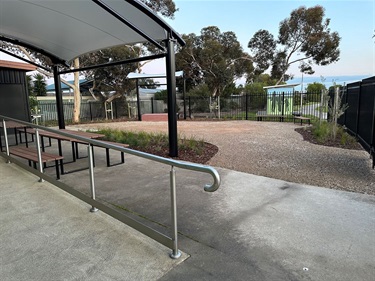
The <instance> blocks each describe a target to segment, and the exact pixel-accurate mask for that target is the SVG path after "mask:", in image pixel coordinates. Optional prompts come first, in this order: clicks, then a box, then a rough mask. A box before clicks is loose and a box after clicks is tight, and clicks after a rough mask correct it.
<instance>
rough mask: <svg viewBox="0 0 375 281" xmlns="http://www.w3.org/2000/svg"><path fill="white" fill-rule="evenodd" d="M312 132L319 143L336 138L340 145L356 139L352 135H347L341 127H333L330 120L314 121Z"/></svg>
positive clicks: (353, 141)
mask: <svg viewBox="0 0 375 281" xmlns="http://www.w3.org/2000/svg"><path fill="white" fill-rule="evenodd" d="M335 130H336V132H335ZM312 133H313V134H314V136H315V137H316V139H317V141H318V142H319V143H326V142H327V141H334V140H335V139H338V140H339V141H340V143H341V144H342V145H347V144H352V143H355V142H356V141H357V140H356V139H355V138H354V137H353V136H351V135H349V134H348V133H347V132H346V131H345V129H344V128H343V127H341V126H338V127H337V128H336V129H335V126H334V124H333V123H331V122H321V123H319V122H314V123H313V126H312ZM335 134H336V135H335Z"/></svg>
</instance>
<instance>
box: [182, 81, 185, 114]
mask: <svg viewBox="0 0 375 281" xmlns="http://www.w3.org/2000/svg"><path fill="white" fill-rule="evenodd" d="M182 79H183V82H184V88H183V96H184V119H185V120H186V99H185V94H186V80H185V76H182Z"/></svg>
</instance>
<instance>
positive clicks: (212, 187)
mask: <svg viewBox="0 0 375 281" xmlns="http://www.w3.org/2000/svg"><path fill="white" fill-rule="evenodd" d="M0 119H5V120H10V121H15V122H17V123H20V124H23V125H25V126H30V127H34V128H38V129H41V130H44V131H48V132H51V133H56V134H59V135H62V136H66V137H70V138H75V139H77V140H81V141H84V142H87V143H91V144H93V145H96V146H101V147H105V148H109V149H114V150H118V151H122V152H124V153H128V154H131V155H135V156H138V157H142V158H145V159H148V160H152V161H155V162H159V163H162V164H166V165H169V166H174V167H177V168H181V169H185V170H191V171H197V172H203V173H207V174H210V175H211V176H212V178H213V180H214V182H213V184H207V185H205V186H204V190H205V191H207V192H214V191H216V190H217V189H218V188H219V186H220V176H219V173H218V172H217V171H216V170H215V169H214V168H212V167H210V166H207V165H202V164H195V163H189V162H184V161H179V160H174V159H169V158H165V157H161V156H157V155H153V154H150V153H146V152H142V151H137V150H133V149H130V148H124V147H120V146H116V145H114V144H109V143H106V142H105V141H100V140H95V139H89V138H86V137H82V136H77V135H74V134H70V133H68V132H62V131H60V130H56V129H52V128H48V127H43V126H41V125H36V124H33V123H29V122H26V121H22V120H18V119H14V118H11V117H7V116H3V115H0Z"/></svg>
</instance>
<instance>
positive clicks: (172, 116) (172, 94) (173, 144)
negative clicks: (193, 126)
mask: <svg viewBox="0 0 375 281" xmlns="http://www.w3.org/2000/svg"><path fill="white" fill-rule="evenodd" d="M174 44H175V40H173V39H172V38H170V39H168V40H167V41H166V45H167V56H166V60H165V61H166V70H167V92H168V103H167V104H168V136H169V156H171V157H177V156H178V144H177V116H176V62H175V53H174Z"/></svg>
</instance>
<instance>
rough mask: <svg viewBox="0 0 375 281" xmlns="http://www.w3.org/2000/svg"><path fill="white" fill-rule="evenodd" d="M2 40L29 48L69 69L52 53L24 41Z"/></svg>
mask: <svg viewBox="0 0 375 281" xmlns="http://www.w3.org/2000/svg"><path fill="white" fill-rule="evenodd" d="M0 40H1V41H5V42H9V43H12V44H15V45H19V46H23V47H25V48H28V49H30V50H33V51H35V52H38V53H40V54H42V55H44V56H46V57H49V58H50V59H51V61H52V63H53V64H61V65H63V66H67V67H69V64H68V63H67V62H66V61H65V60H63V59H61V58H59V57H57V56H55V55H54V54H51V53H49V52H47V51H45V50H43V49H40V48H37V47H35V46H33V45H30V44H28V43H25V42H22V41H20V40H17V39H12V38H8V37H5V36H2V35H0Z"/></svg>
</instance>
